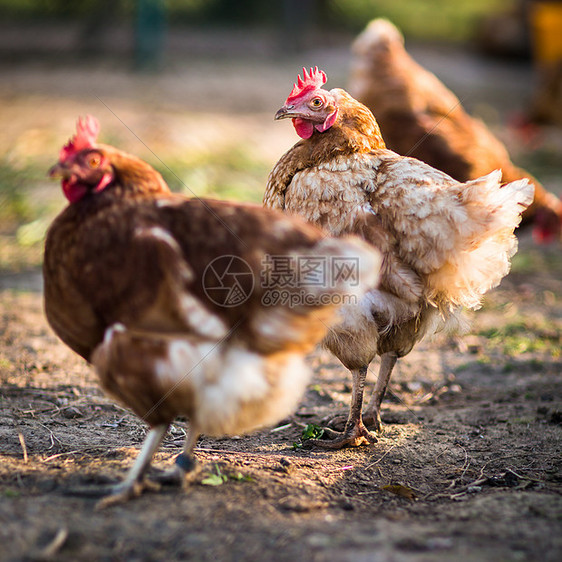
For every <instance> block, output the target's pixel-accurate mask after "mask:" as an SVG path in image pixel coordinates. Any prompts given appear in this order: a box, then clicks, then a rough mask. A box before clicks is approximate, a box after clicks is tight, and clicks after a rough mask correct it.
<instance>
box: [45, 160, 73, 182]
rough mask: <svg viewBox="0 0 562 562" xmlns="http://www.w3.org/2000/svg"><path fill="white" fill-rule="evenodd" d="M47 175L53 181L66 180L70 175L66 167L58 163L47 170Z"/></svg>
mask: <svg viewBox="0 0 562 562" xmlns="http://www.w3.org/2000/svg"><path fill="white" fill-rule="evenodd" d="M47 175H48V176H49V177H50V178H53V179H56V178H61V179H68V178H69V177H70V176H71V175H72V174H71V171H70V170H69V169H68V168H67V167H66V166H64V165H63V164H61V163H60V162H57V163H56V164H55V165H54V166H53V167H52V168H50V169H49V171H48V172H47Z"/></svg>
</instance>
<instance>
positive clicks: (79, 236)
mask: <svg viewBox="0 0 562 562" xmlns="http://www.w3.org/2000/svg"><path fill="white" fill-rule="evenodd" d="M97 133H98V125H97V122H96V121H95V120H94V119H93V118H88V119H86V120H84V121H80V122H79V124H78V131H77V134H76V136H75V137H74V138H73V139H72V140H71V141H70V142H69V143H68V144H67V145H66V146H65V147H64V148H63V149H62V151H61V154H60V159H59V162H58V164H57V165H55V166H54V167H53V168H52V170H51V175H52V176H60V177H62V178H63V179H62V187H63V190H64V193H65V194H66V196H67V198H68V200H69V201H70V204H69V205H68V206H67V207H66V208H65V209H64V210H63V211H62V213H61V214H60V215H59V216H58V217H57V218H56V219H55V221H54V222H53V224H52V225H51V227H50V229H49V231H48V234H47V241H46V246H45V259H44V280H45V310H46V314H47V318H48V321H49V323H50V324H51V326H52V327H53V329H54V331H55V332H56V333H57V335H58V336H59V337H60V338H61V339H62V340H63V341H64V342H65V343H66V344H67V345H69V346H70V347H71V348H72V349H73V350H74V351H76V352H77V353H79V354H80V355H81V356H82V357H84V358H85V359H86V360H87V361H89V362H91V363H93V365H94V366H95V367H96V370H97V372H98V374H99V378H100V382H101V385H102V387H103V388H104V389H105V390H106V391H107V392H108V393H109V394H111V395H112V396H113V397H115V398H116V399H117V400H119V401H120V402H121V403H122V404H124V405H126V406H128V407H129V408H131V409H132V410H133V411H134V412H135V413H136V414H137V415H138V416H139V417H140V418H142V419H143V420H144V421H145V422H147V423H148V424H149V426H150V428H151V430H150V432H149V434H148V436H147V438H146V440H145V443H144V446H143V449H142V451H141V453H140V454H139V457H138V458H137V461H136V462H135V464H134V466H133V467H132V468H131V470H130V472H129V474H128V475H127V477H126V478H125V480H124V481H123V482H122V483H121V484H119V485H117V486H115V487H113V488H111V489H110V490H104V492H109V496H108V497H107V498H106V499H105V500H102V504H101V505H102V506H103V505H108V504H110V503H114V502H116V501H121V500H125V499H128V498H130V497H132V496H134V495H137V494H139V493H140V492H141V491H142V489H143V487H144V486H146V485H147V482H148V480H146V478H145V475H146V473H147V471H148V469H149V466H150V462H151V459H152V456H153V454H154V452H155V451H156V450H157V448H158V446H159V444H160V443H161V441H162V439H163V437H164V435H165V434H166V431H167V428H168V426H169V424H170V423H171V422H172V421H173V420H174V418H175V417H176V416H178V415H180V414H181V415H184V416H187V417H188V418H189V422H190V430H189V435H188V437H187V439H186V443H185V447H184V450H183V453H182V454H181V455H179V456H178V457H177V459H176V463H175V466H174V468H173V469H172V470H171V471H168V472H166V473H164V474H163V475H160V477H159V480H160V481H166V482H174V483H176V484H177V483H181V482H182V480H183V475H184V474H185V473H186V472H188V471H189V470H191V469H192V468H193V466H194V460H193V457H192V450H193V447H194V445H195V443H196V441H197V438H198V436H199V435H200V434H201V433H205V434H208V435H211V436H221V435H233V434H239V433H241V432H247V431H250V430H253V429H255V428H258V427H262V426H264V425H268V424H272V423H274V422H276V421H278V420H280V419H281V418H283V417H284V416H286V415H288V414H289V413H291V411H292V410H293V409H294V408H295V407H296V405H297V403H298V401H299V399H300V397H301V395H302V393H303V391H304V388H305V386H306V384H307V381H308V370H307V368H306V366H305V364H304V362H303V355H304V354H305V353H307V352H308V351H310V350H311V349H312V348H313V346H314V345H315V343H316V342H318V341H319V340H321V339H322V337H323V336H324V335H325V334H326V331H327V329H328V327H329V325H330V324H331V323H332V322H333V321H334V317H335V315H336V313H337V310H338V308H339V306H340V305H341V302H342V301H345V299H346V298H347V299H350V298H351V299H353V298H356V297H357V295H359V294H360V293H361V291H362V286H363V285H364V284H365V283H368V284H372V283H375V281H376V277H377V274H378V269H379V263H380V261H379V255H378V254H377V252H376V251H372V250H371V249H370V248H369V247H368V246H367V245H365V244H364V243H363V242H361V241H360V240H356V241H353V240H334V239H330V238H327V237H326V236H325V234H324V233H323V232H321V231H320V230H319V229H317V228H315V227H313V226H312V225H309V224H306V223H305V222H304V221H301V220H298V219H296V218H295V219H293V218H290V217H287V216H284V215H282V214H281V213H277V212H274V211H269V210H266V209H263V208H262V207H260V206H257V205H250V204H248V205H247V204H238V203H229V202H225V201H213V200H202V199H188V198H186V197H183V196H180V195H173V194H171V193H170V191H169V189H168V187H167V185H166V184H165V182H164V181H163V179H162V178H161V176H160V175H159V174H158V173H157V172H156V171H155V170H154V169H153V168H151V167H150V166H149V165H148V164H146V163H144V162H142V161H141V160H139V159H138V158H136V157H134V156H132V155H130V154H126V153H124V152H121V151H119V150H117V149H115V148H112V147H110V146H106V145H102V144H97V142H96V137H97ZM335 259H337V260H343V262H344V263H345V262H346V261H349V263H350V264H352V265H353V267H354V271H353V274H352V275H345V276H344V275H339V276H338V275H332V276H330V277H329V278H320V280H319V282H318V279H317V278H314V279H313V280H312V281H316V282H315V283H313V282H308V283H307V282H305V281H306V279H305V280H304V281H303V279H301V278H300V277H299V275H300V273H301V271H300V269H299V268H300V265H299V263H300V262H302V261H303V260H304V261H306V260H309V261H310V260H316V262H317V263H318V262H319V263H320V267H324V268H326V262H330V260H332V261H333V260H335ZM272 260H273V262H274V263H275V260H281V261H282V263H283V264H284V265H283V275H284V277H283V279H284V280H285V281H284V284H283V282H282V279H281V278H279V277H275V276H274V275H273V274H272V272H271V267H269V266H268V267H269V269H268V267H266V264H270V262H272ZM299 260H300V261H299ZM278 269H279V268H278ZM291 281H292V283H291ZM275 296H277V298H273V297H275ZM280 296H281V297H282V298H279V297H280Z"/></svg>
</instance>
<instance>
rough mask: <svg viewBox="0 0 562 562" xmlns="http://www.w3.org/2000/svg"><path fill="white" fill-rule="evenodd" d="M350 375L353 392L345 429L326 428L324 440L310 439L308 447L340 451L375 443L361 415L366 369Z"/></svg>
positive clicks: (355, 371)
mask: <svg viewBox="0 0 562 562" xmlns="http://www.w3.org/2000/svg"><path fill="white" fill-rule="evenodd" d="M351 374H352V375H353V392H352V395H351V406H350V409H349V417H348V418H347V423H346V424H345V429H344V430H343V431H342V432H339V431H334V430H333V429H330V428H329V427H326V428H324V434H323V436H322V437H325V439H310V440H309V441H307V443H309V444H310V445H316V446H318V447H322V448H323V449H342V448H343V447H359V446H360V445H370V444H372V443H376V442H377V438H376V437H375V436H374V435H373V434H372V433H370V432H369V430H368V429H367V428H366V427H365V425H364V424H363V420H362V415H361V410H362V408H363V389H364V387H365V377H366V376H367V367H362V368H361V369H355V370H353V371H351Z"/></svg>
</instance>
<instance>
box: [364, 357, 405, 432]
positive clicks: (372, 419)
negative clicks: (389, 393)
mask: <svg viewBox="0 0 562 562" xmlns="http://www.w3.org/2000/svg"><path fill="white" fill-rule="evenodd" d="M397 359H398V355H396V353H394V352H389V353H383V354H382V356H381V364H380V368H379V376H378V379H377V382H376V384H375V390H374V391H373V395H372V396H371V400H370V401H369V404H368V405H367V410H366V411H365V413H364V414H363V422H364V423H365V424H367V425H369V426H374V428H375V430H376V431H377V433H382V431H383V429H382V420H381V413H380V410H381V404H382V400H383V398H384V393H385V392H386V387H387V386H388V381H389V380H390V375H391V374H392V369H393V368H394V365H396V360H397Z"/></svg>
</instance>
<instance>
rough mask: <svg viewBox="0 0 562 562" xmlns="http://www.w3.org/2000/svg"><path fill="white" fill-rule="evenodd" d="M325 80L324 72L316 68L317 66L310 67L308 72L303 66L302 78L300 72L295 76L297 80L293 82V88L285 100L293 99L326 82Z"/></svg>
mask: <svg viewBox="0 0 562 562" xmlns="http://www.w3.org/2000/svg"><path fill="white" fill-rule="evenodd" d="M326 80H327V77H326V73H325V72H324V71H322V70H318V67H317V66H315V67H314V69H312V68H311V69H310V71H309V72H307V71H306V68H304V67H303V69H302V78H301V77H300V74H299V75H298V76H297V82H296V84H294V86H293V90H292V91H291V93H290V94H289V97H288V98H287V102H290V101H293V100H295V99H296V98H298V97H300V96H302V95H303V94H304V93H305V92H308V91H309V90H316V89H317V88H320V87H321V86H323V85H324V84H325V83H326Z"/></svg>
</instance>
